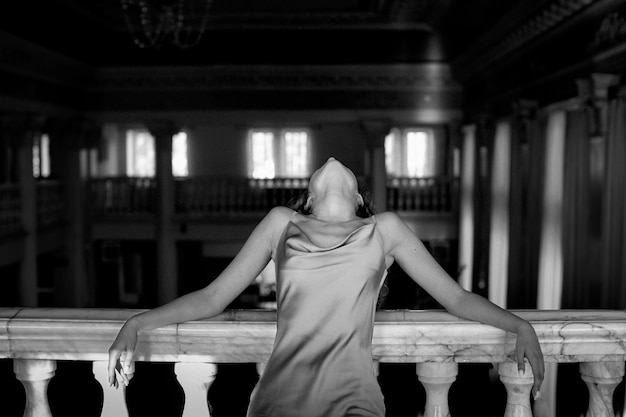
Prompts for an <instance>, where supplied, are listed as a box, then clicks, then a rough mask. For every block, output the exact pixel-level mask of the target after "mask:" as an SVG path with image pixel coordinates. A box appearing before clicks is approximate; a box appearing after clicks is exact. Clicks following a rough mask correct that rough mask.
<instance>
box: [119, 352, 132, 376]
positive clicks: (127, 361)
mask: <svg viewBox="0 0 626 417" xmlns="http://www.w3.org/2000/svg"><path fill="white" fill-rule="evenodd" d="M133 353H134V352H133V351H132V350H127V351H125V352H124V353H122V356H121V357H120V362H121V364H122V370H123V371H124V373H125V374H126V375H128V374H131V373H133V372H132V368H133Z"/></svg>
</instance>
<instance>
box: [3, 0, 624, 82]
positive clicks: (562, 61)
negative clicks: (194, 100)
mask: <svg viewBox="0 0 626 417" xmlns="http://www.w3.org/2000/svg"><path fill="white" fill-rule="evenodd" d="M152 1H158V2H161V3H163V4H171V3H172V2H173V1H175V0H152ZM185 1H192V0H185ZM196 1H197V0H196ZM623 3H624V0H597V1H593V0H526V1H521V0H508V1H503V0H473V1H468V0H213V1H212V4H211V6H210V13H211V14H210V18H209V20H208V24H207V30H206V33H205V35H204V37H203V38H202V40H201V42H200V43H199V44H198V45H197V46H195V47H193V48H189V49H182V50H181V49H179V48H174V47H171V46H167V45H165V46H163V47H162V48H160V49H140V48H138V47H136V46H135V45H134V44H133V41H132V39H131V36H130V35H129V32H128V28H127V25H126V21H125V18H124V14H123V11H122V7H121V4H120V0H88V1H85V0H19V1H11V2H10V3H9V4H6V5H3V11H2V13H1V14H0V30H1V31H4V32H8V33H11V34H13V35H16V36H19V37H21V38H24V39H27V40H30V41H33V42H35V43H37V44H40V45H42V46H44V47H47V48H50V49H53V50H55V51H57V52H60V53H62V54H64V55H67V56H69V57H72V58H75V59H77V60H79V61H82V62H85V63H88V64H90V65H93V66H95V67H105V66H142V65H163V66H170V65H180V66H193V65H211V64H239V65H248V64H250V65H252V64H270V65H335V64H390V63H420V62H442V61H443V62H449V63H451V65H452V68H453V71H454V73H455V75H456V77H457V78H458V79H459V80H460V81H461V82H463V83H464V85H465V86H466V87H467V88H468V89H469V90H470V91H471V89H472V88H473V89H474V90H477V91H485V89H487V90H492V91H494V92H495V91H497V90H498V89H500V88H501V86H502V85H504V84H506V85H508V86H509V87H508V88H513V87H511V86H514V85H518V84H519V85H530V86H532V84H533V83H536V82H535V81H533V80H536V79H541V78H545V77H550V76H551V75H552V74H554V72H555V71H556V70H557V69H558V70H562V68H563V67H564V66H568V65H569V66H571V65H573V64H571V65H570V63H574V62H580V61H581V59H582V57H583V56H588V55H589V54H590V53H591V52H593V51H592V50H591V49H590V48H591V46H590V45H591V43H592V40H593V36H594V33H596V32H597V30H598V27H599V25H600V21H601V19H602V18H603V17H605V16H606V14H607V13H608V12H609V11H611V10H612V9H615V8H616V7H621V5H622V4H623ZM590 51H591V52H590ZM585 59H586V58H585ZM618 64H619V65H622V64H623V62H621V61H620V62H619V63H618ZM618 64H615V63H614V64H613V65H618ZM602 69H603V70H604V69H606V68H602ZM608 70H611V68H608ZM496 76H497V80H499V81H496V78H494V77H496Z"/></svg>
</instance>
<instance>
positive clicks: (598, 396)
mask: <svg viewBox="0 0 626 417" xmlns="http://www.w3.org/2000/svg"><path fill="white" fill-rule="evenodd" d="M580 375H581V378H582V380H583V381H585V383H586V384H587V388H588V389H589V408H588V409H587V415H586V417H600V416H602V417H613V416H614V415H615V412H614V411H613V391H615V387H617V385H618V384H619V383H620V382H621V381H622V379H623V377H624V362H584V363H581V364H580Z"/></svg>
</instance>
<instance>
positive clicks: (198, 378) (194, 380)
mask: <svg viewBox="0 0 626 417" xmlns="http://www.w3.org/2000/svg"><path fill="white" fill-rule="evenodd" d="M174 373H175V374H176V379H178V383H179V384H180V386H181V387H182V388H183V391H184V392H185V407H184V409H183V415H182V417H199V416H209V417H210V416H211V409H210V407H209V402H208V400H207V393H208V391H209V388H211V385H212V384H213V382H214V381H215V377H216V375H217V365H216V364H214V363H187V362H178V363H176V364H175V365H174Z"/></svg>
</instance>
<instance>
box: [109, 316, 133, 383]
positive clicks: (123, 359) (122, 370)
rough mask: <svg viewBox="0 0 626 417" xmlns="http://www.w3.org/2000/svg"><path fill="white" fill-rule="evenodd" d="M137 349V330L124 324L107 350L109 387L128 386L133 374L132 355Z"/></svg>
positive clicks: (127, 323)
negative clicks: (121, 384) (120, 384)
mask: <svg viewBox="0 0 626 417" xmlns="http://www.w3.org/2000/svg"><path fill="white" fill-rule="evenodd" d="M136 347H137V330H136V329H135V328H134V327H133V326H132V325H130V324H129V322H126V323H125V324H124V326H122V328H121V329H120V332H119V333H118V334H117V337H116V338H115V341H114V342H113V344H112V345H111V347H110V348H109V386H114V387H115V388H117V387H118V385H119V383H120V382H121V383H123V384H124V385H125V386H128V383H129V382H130V378H131V377H132V374H133V373H134V364H133V355H134V353H135V348H136Z"/></svg>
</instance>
